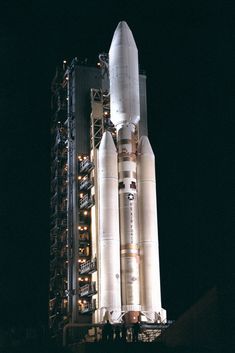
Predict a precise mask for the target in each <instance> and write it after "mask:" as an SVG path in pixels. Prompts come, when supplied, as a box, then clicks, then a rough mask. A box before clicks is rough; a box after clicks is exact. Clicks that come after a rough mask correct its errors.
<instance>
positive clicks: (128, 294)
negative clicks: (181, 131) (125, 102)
mask: <svg viewBox="0 0 235 353" xmlns="http://www.w3.org/2000/svg"><path fill="white" fill-rule="evenodd" d="M134 131H135V126H134V125H132V124H124V125H123V126H122V127H121V128H120V129H119V130H118V133H117V144H118V176H119V217H120V238H121V287H122V310H123V311H124V312H128V314H127V316H126V321H129V322H136V321H138V316H139V311H140V282H139V249H138V243H139V237H138V200H137V192H136V139H135V134H134Z"/></svg>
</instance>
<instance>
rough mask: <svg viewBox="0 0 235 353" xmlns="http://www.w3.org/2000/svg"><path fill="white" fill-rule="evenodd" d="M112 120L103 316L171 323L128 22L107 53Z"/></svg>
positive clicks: (102, 234) (103, 149)
mask: <svg viewBox="0 0 235 353" xmlns="http://www.w3.org/2000/svg"><path fill="white" fill-rule="evenodd" d="M109 77H110V109H111V120H112V122H113V124H114V125H115V128H116V132H117V148H116V147H115V144H114V142H113V139H112V135H111V134H110V133H109V132H105V133H104V134H103V137H102V140H101V144H100V148H99V166H98V168H99V249H100V250H99V253H100V256H99V257H100V267H99V268H100V270H99V273H100V274H99V278H100V295H99V298H100V299H99V308H100V312H101V320H104V317H106V318H107V317H108V318H109V319H110V320H111V321H112V322H120V321H121V319H122V318H124V320H125V322H128V323H133V322H137V321H139V320H143V321H147V322H159V321H161V322H165V320H166V311H165V310H164V309H162V307H161V289H160V270H159V252H158V230H157V203H156V182H155V159H154V154H153V151H152V148H151V146H150V143H149V140H148V138H147V137H146V136H142V137H141V138H140V139H139V138H138V123H139V121H140V119H141V117H140V99H139V64H138V50H137V47H136V44H135V40H134V38H133V35H132V33H131V31H130V29H129V27H128V25H127V24H126V22H124V21H122V22H120V23H119V24H118V26H117V28H116V31H115V33H114V36H113V40H112V43H111V47H110V51H109Z"/></svg>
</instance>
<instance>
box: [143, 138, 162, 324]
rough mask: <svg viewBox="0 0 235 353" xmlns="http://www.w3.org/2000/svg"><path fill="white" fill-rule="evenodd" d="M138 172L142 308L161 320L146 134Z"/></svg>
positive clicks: (154, 205)
mask: <svg viewBox="0 0 235 353" xmlns="http://www.w3.org/2000/svg"><path fill="white" fill-rule="evenodd" d="M137 175H138V200H139V203H138V208H139V233H140V258H141V261H140V277H141V291H140V296H141V311H142V313H144V314H145V315H146V317H147V318H148V319H149V320H150V321H156V320H157V319H158V318H157V316H158V315H159V314H160V316H161V318H162V319H163V317H164V316H165V313H164V312H163V311H162V308H161V288H160V271H159V251H158V227H157V198H156V180H155V157H154V153H153V151H152V148H151V146H150V143H149V140H148V137H147V136H142V137H141V138H140V141H139V145H138V167H137Z"/></svg>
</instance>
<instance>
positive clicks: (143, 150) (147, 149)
mask: <svg viewBox="0 0 235 353" xmlns="http://www.w3.org/2000/svg"><path fill="white" fill-rule="evenodd" d="M138 153H140V154H148V155H153V156H154V153H153V150H152V147H151V145H150V142H149V139H148V137H147V136H141V138H140V140H139V145H138Z"/></svg>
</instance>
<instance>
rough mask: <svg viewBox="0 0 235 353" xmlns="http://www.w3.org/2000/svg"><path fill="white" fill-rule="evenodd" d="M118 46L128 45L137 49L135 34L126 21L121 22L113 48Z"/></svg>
mask: <svg viewBox="0 0 235 353" xmlns="http://www.w3.org/2000/svg"><path fill="white" fill-rule="evenodd" d="M114 45H115V46H116V45H126V46H129V47H135V48H136V44H135V40H134V37H133V34H132V32H131V30H130V28H129V27H128V24H127V23H126V22H125V21H121V22H119V24H118V26H117V28H116V30H115V32H114V35H113V40H112V43H111V47H112V46H114Z"/></svg>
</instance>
